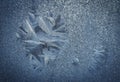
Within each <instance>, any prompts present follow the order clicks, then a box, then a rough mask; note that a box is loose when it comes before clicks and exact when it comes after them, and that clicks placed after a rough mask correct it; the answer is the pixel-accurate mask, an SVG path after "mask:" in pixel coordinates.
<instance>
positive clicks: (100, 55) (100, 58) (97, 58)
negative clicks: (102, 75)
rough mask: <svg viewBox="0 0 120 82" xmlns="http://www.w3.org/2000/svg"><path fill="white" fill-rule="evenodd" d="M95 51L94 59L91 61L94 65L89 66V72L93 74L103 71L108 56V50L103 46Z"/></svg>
mask: <svg viewBox="0 0 120 82" xmlns="http://www.w3.org/2000/svg"><path fill="white" fill-rule="evenodd" d="M93 51H94V52H93V54H92V56H93V57H92V59H91V62H92V65H91V64H90V66H89V71H91V72H92V71H95V70H98V69H101V68H102V67H103V65H105V63H106V61H107V56H108V53H107V50H106V48H105V47H104V46H102V45H101V46H98V47H96V48H94V50H93Z"/></svg>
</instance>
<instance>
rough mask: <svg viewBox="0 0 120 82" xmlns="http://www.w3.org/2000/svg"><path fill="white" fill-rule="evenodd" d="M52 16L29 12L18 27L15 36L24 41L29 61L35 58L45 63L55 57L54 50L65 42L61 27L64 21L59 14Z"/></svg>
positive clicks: (58, 48) (58, 49)
mask: <svg viewBox="0 0 120 82" xmlns="http://www.w3.org/2000/svg"><path fill="white" fill-rule="evenodd" d="M52 16H53V15H52ZM52 16H51V15H50V16H49V17H41V16H35V15H34V14H32V13H29V17H28V19H26V20H25V21H24V23H23V25H22V26H20V27H19V32H18V33H16V37H17V38H18V39H20V40H22V42H24V47H25V50H26V52H27V54H28V55H29V57H30V61H32V60H34V61H35V60H36V61H39V63H43V64H45V65H47V64H48V63H49V61H50V60H54V59H55V58H56V56H55V55H54V54H55V53H54V52H55V51H58V52H59V51H60V50H61V47H63V46H64V44H65V43H66V42H67V40H66V37H65V34H66V33H65V32H66V31H65V28H64V27H61V26H62V25H64V21H62V18H61V16H60V15H59V16H57V18H56V19H54V18H53V17H52ZM53 50H54V52H53ZM42 58H43V60H44V61H43V62H42V61H41V59H42Z"/></svg>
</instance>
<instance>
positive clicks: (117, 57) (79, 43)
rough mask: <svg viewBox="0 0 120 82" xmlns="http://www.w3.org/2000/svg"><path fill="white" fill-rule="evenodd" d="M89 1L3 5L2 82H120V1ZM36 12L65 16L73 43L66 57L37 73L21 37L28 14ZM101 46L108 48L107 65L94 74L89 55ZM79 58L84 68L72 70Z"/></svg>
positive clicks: (3, 1) (7, 0) (11, 0)
mask: <svg viewBox="0 0 120 82" xmlns="http://www.w3.org/2000/svg"><path fill="white" fill-rule="evenodd" d="M87 1H88V0H0V82H54V81H55V82H59V81H60V82H120V39H119V37H120V36H119V35H120V1H119V0H89V1H88V2H87ZM35 9H36V11H37V12H39V13H40V15H41V16H44V15H46V13H47V11H51V12H53V14H54V15H58V14H61V15H62V16H63V17H64V18H65V23H66V28H67V30H68V31H69V36H68V39H69V41H70V44H69V48H68V49H66V50H65V51H63V53H62V55H60V54H59V55H60V58H59V59H58V60H57V61H56V62H55V63H53V65H52V66H48V68H43V69H44V70H43V71H41V72H38V71H35V70H33V69H32V68H31V66H30V63H29V60H28V58H27V57H26V56H25V52H24V50H23V48H22V45H21V44H20V42H18V41H16V37H15V33H16V31H17V30H18V27H19V26H20V25H21V23H22V21H23V20H24V19H25V18H26V17H27V15H28V12H32V11H34V10H35ZM101 44H102V45H105V46H106V48H107V51H108V53H107V54H108V56H107V62H106V63H105V66H103V65H101V64H98V67H101V68H100V69H95V70H94V71H90V73H89V71H88V72H87V71H86V70H87V66H88V62H90V61H91V60H89V61H88V58H92V57H91V55H89V54H90V53H91V50H92V48H93V47H94V46H95V45H98V46H99V45H101ZM74 57H78V58H79V59H80V62H81V63H80V65H79V66H78V67H77V66H76V67H72V65H71V61H72V58H74ZM101 61H102V60H101ZM90 65H93V64H90ZM93 66H94V65H93ZM84 69H85V70H84Z"/></svg>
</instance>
